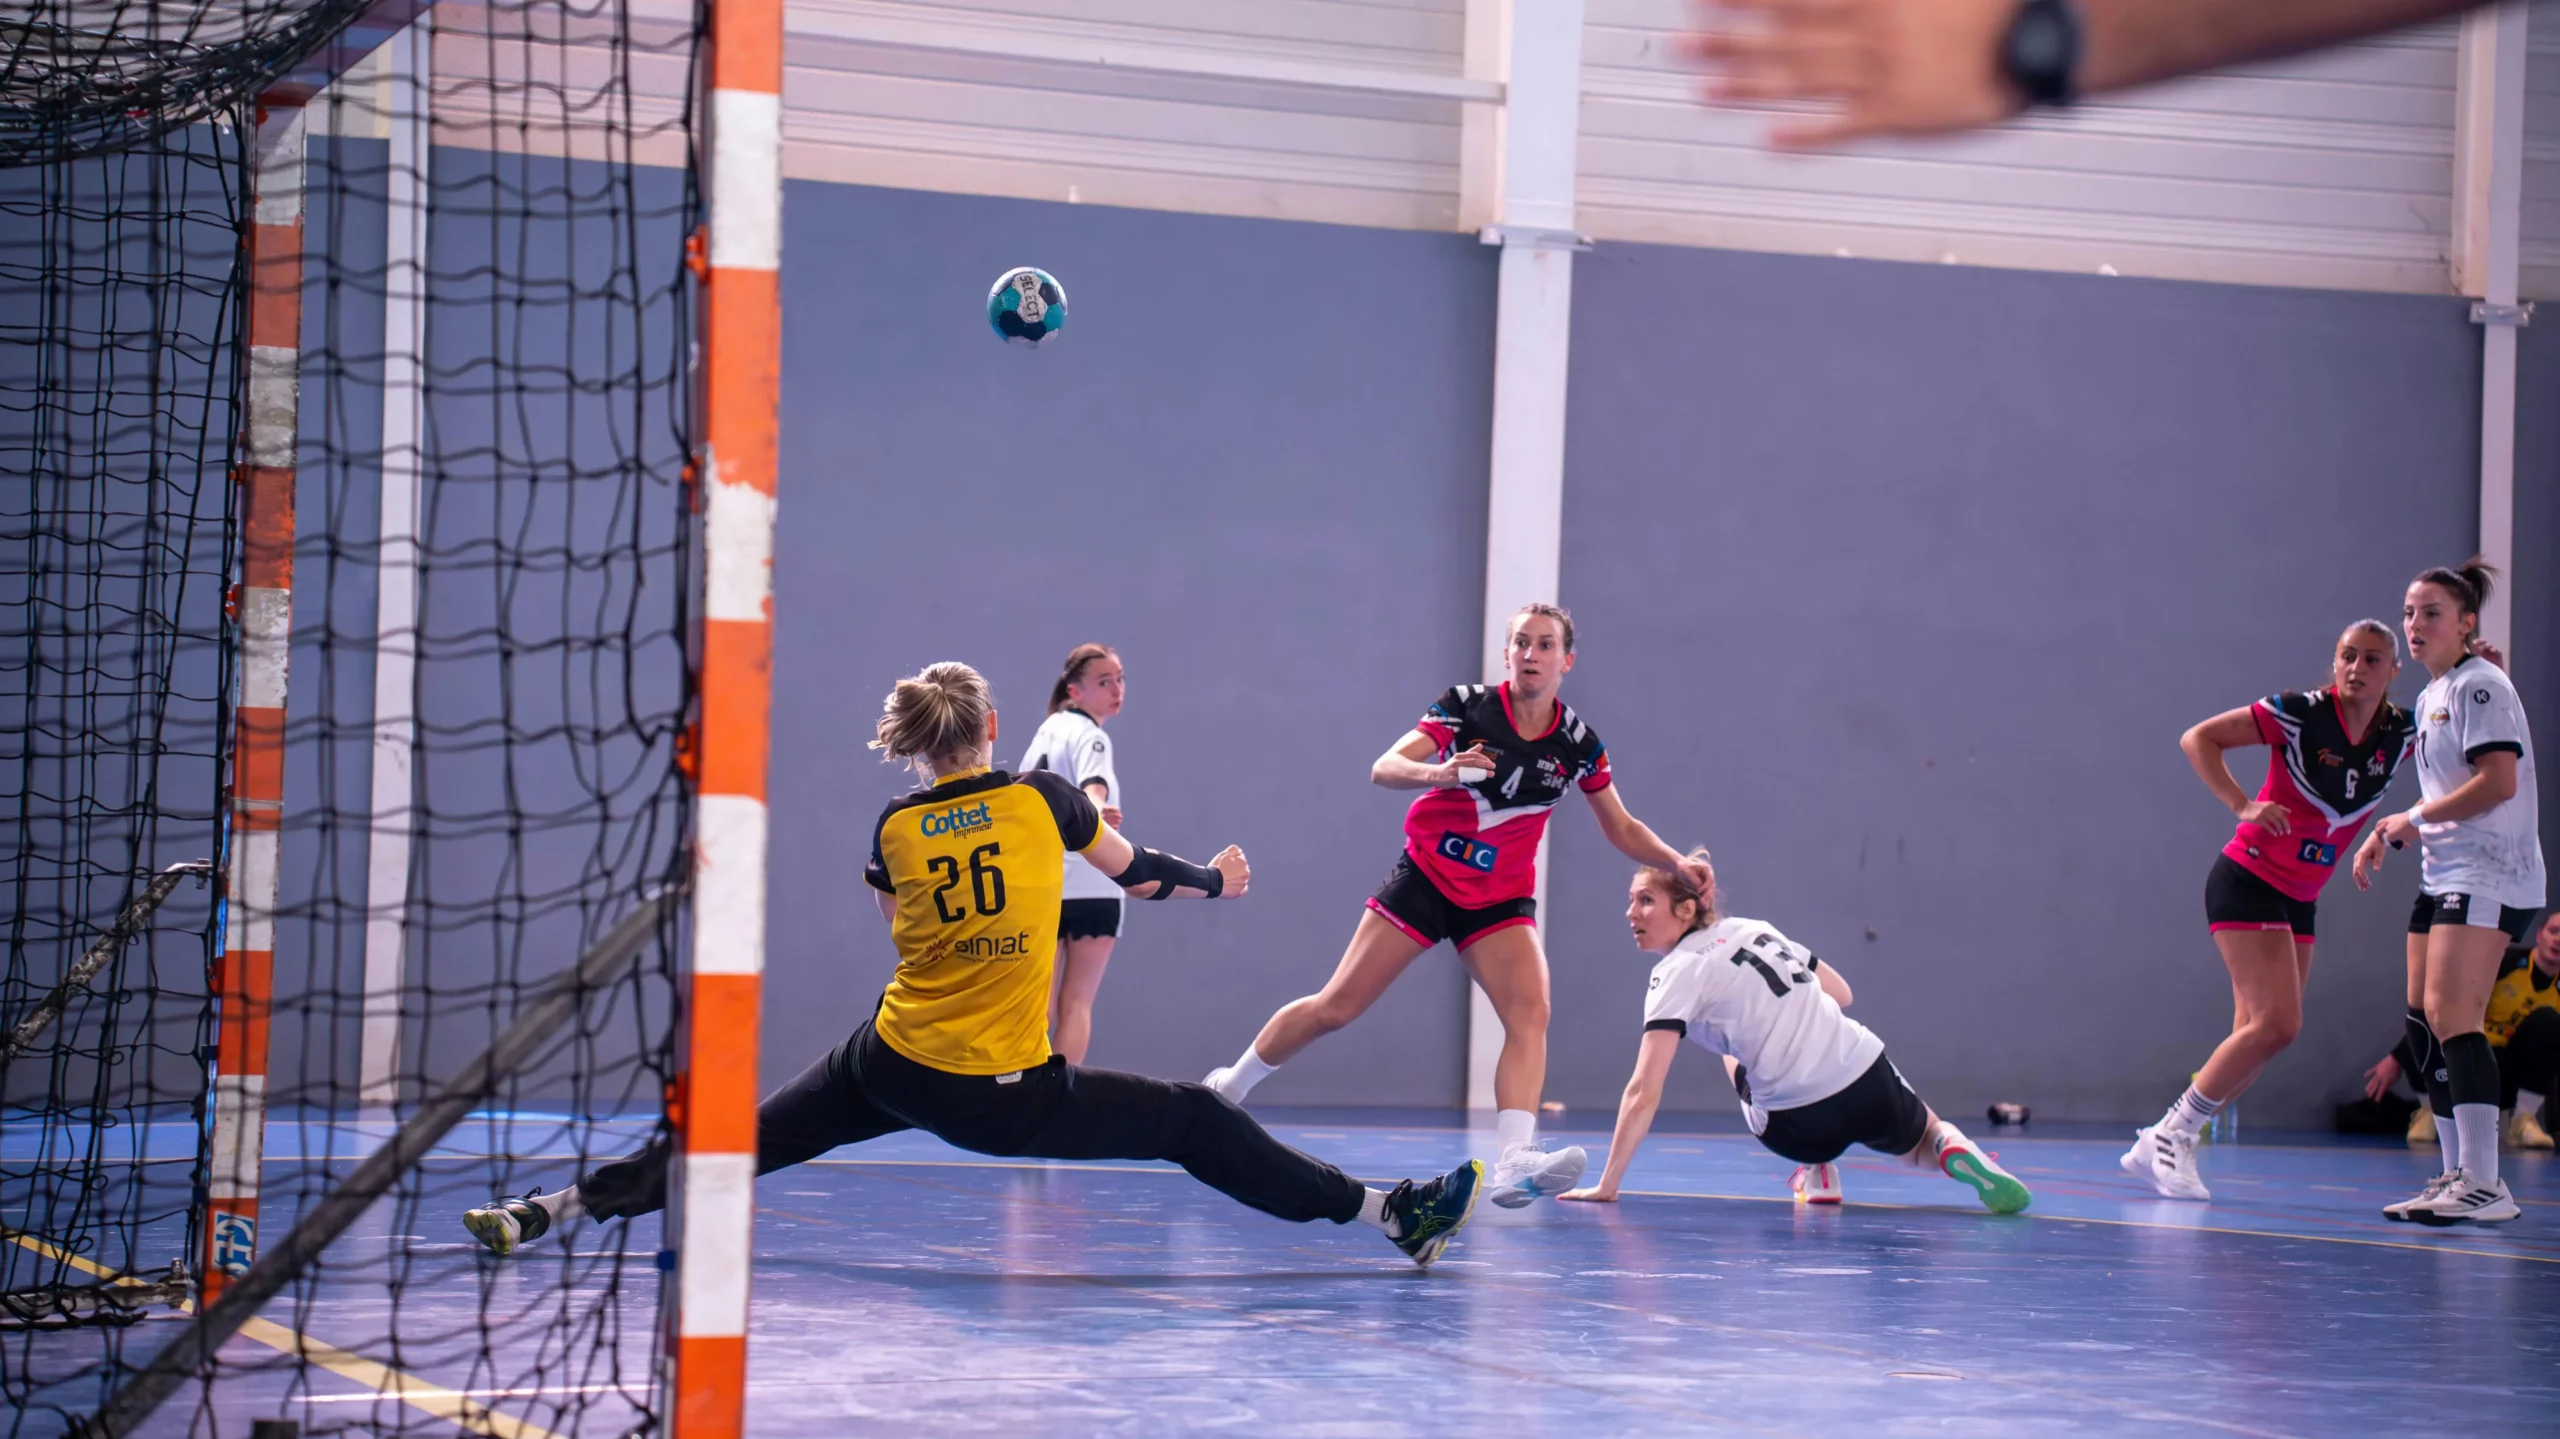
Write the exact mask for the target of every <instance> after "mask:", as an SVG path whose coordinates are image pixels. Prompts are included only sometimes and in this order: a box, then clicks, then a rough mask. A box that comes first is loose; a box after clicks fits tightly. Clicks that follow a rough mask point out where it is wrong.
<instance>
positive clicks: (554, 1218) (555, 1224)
mask: <svg viewBox="0 0 2560 1439" xmlns="http://www.w3.org/2000/svg"><path fill="white" fill-rule="evenodd" d="M526 1197H527V1198H529V1199H531V1200H532V1201H533V1203H534V1204H535V1206H536V1207H538V1208H540V1209H541V1210H542V1212H543V1213H545V1214H548V1215H550V1216H551V1227H552V1228H554V1229H557V1228H559V1227H560V1226H561V1225H563V1224H566V1223H568V1222H569V1221H570V1220H572V1219H575V1218H577V1217H578V1216H579V1215H581V1214H584V1213H586V1212H587V1206H586V1205H585V1204H584V1203H582V1202H580V1201H579V1199H578V1186H576V1185H574V1184H572V1185H570V1186H569V1187H568V1188H566V1189H555V1190H553V1191H551V1192H550V1193H549V1194H534V1195H528V1196H526Z"/></svg>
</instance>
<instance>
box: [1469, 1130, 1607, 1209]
mask: <svg viewBox="0 0 2560 1439" xmlns="http://www.w3.org/2000/svg"><path fill="white" fill-rule="evenodd" d="M1590 1166H1591V1156H1589V1155H1587V1154H1585V1153H1583V1152H1582V1146H1581V1145H1579V1144H1568V1145H1566V1146H1565V1147H1564V1148H1562V1149H1558V1150H1554V1151H1548V1150H1544V1149H1539V1148H1536V1147H1534V1146H1531V1145H1527V1144H1515V1145H1513V1146H1512V1147H1511V1148H1509V1149H1506V1150H1504V1151H1503V1152H1502V1158H1501V1160H1500V1161H1499V1162H1497V1163H1496V1164H1495V1165H1494V1166H1493V1180H1492V1182H1491V1183H1490V1184H1489V1185H1487V1186H1486V1188H1485V1195H1484V1197H1485V1198H1487V1199H1490V1200H1492V1201H1493V1202H1494V1203H1495V1204H1496V1205H1498V1206H1500V1207H1501V1208H1504V1209H1521V1208H1525V1207H1527V1206H1528V1205H1529V1204H1530V1203H1531V1202H1532V1201H1534V1200H1536V1199H1537V1198H1538V1197H1539V1196H1540V1195H1546V1194H1562V1193H1564V1192H1565V1191H1566V1190H1568V1189H1571V1188H1572V1187H1573V1186H1574V1184H1575V1182H1576V1181H1578V1180H1580V1179H1581V1178H1582V1171H1583V1170H1585V1169H1588V1168H1589V1167H1590Z"/></svg>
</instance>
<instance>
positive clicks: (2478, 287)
mask: <svg viewBox="0 0 2560 1439" xmlns="http://www.w3.org/2000/svg"><path fill="white" fill-rule="evenodd" d="M2526 38H2527V37H2526V10H2525V6H2524V5H2523V4H2522V3H2520V0H2511V3H2508V4H2505V5H2501V6H2499V7H2498V8H2496V9H2494V10H2476V11H2473V12H2472V13H2471V14H2470V15H2469V16H2467V17H2466V18H2465V19H2464V20H2463V22H2462V43H2461V51H2460V58H2459V61H2458V66H2457V69H2456V73H2455V82H2454V85H2455V90H2454V93H2455V118H2454V197H2453V198H2454V205H2453V265H2454V285H2455V288H2456V289H2458V290H2459V291H2461V293H2463V294H2465V295H2469V296H2471V297H2472V298H2473V300H2474V304H2473V305H2472V307H2471V314H2472V318H2473V319H2474V320H2475V321H2477V322H2478V323H2479V324H2480V326H2481V334H2482V338H2481V365H2480V552H2481V553H2482V554H2484V555H2487V556H2488V557H2489V559H2490V561H2491V562H2492V563H2494V564H2496V565H2497V566H2498V568H2499V570H2500V571H2501V572H2502V573H2504V574H2505V575H2506V577H2507V583H2504V584H2501V585H2499V586H2498V590H2497V593H2496V594H2495V595H2493V596H2492V597H2491V598H2490V600H2489V603H2488V604H2487V606H2485V607H2484V608H2483V609H2482V611H2481V614H2480V633H2481V635H2482V636H2483V637H2485V638H2487V639H2488V640H2490V641H2491V642H2493V643H2495V644H2498V645H2501V646H2507V645H2510V644H2511V642H2512V640H2513V631H2512V627H2511V625H2510V623H2509V616H2510V614H2511V613H2512V611H2511V610H2510V608H2509V603H2510V602H2509V599H2508V596H2509V594H2510V593H2511V592H2512V590H2513V579H2514V573H2515V560H2516V555H2515V548H2516V546H2515V524H2516V330H2517V329H2518V328H2519V327H2521V326H2522V325H2523V324H2524V323H2525V322H2526V321H2527V320H2528V319H2530V318H2531V307H2530V306H2524V305H2520V304H2518V303H2517V299H2516V285H2517V268H2518V258H2519V257H2518V247H2519V234H2520V230H2521V226H2522V214H2523V200H2524V86H2525V43H2526ZM2514 658H2515V657H2514V656H2512V655H2511V656H2510V660H2511V661H2512V660H2513V659H2514Z"/></svg>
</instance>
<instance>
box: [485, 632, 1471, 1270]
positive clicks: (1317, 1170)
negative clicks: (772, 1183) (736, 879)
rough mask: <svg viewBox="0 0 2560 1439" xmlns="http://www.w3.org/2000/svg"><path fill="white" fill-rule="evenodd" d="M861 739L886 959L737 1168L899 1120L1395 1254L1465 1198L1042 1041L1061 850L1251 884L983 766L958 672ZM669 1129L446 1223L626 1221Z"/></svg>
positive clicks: (1184, 886)
mask: <svg viewBox="0 0 2560 1439" xmlns="http://www.w3.org/2000/svg"><path fill="white" fill-rule="evenodd" d="M884 710H885V713H884V714H883V716H882V718H881V720H880V726H879V738H878V739H877V740H875V741H874V742H873V748H875V749H879V750H882V751H885V752H886V753H887V755H888V757H889V758H891V759H900V760H907V761H909V762H910V763H912V764H913V765H914V767H915V769H916V771H917V773H918V775H919V776H920V777H921V778H922V779H923V780H924V781H925V787H924V788H922V789H919V790H917V791H916V792H914V793H913V794H910V795H907V796H906V797H904V798H902V799H898V800H894V801H892V802H891V803H890V805H889V807H888V808H887V809H885V810H883V811H882V812H881V815H880V820H879V823H878V824H877V826H875V827H874V829H873V831H872V840H871V863H870V866H869V867H868V868H867V869H866V870H865V871H864V872H863V878H864V879H865V880H867V881H868V882H869V883H870V884H871V887H872V888H873V889H875V890H877V891H878V892H879V896H878V897H879V900H880V912H881V913H882V915H884V916H886V917H887V918H888V920H889V933H890V936H891V939H892V940H893V942H894V943H895V944H896V946H897V951H898V967H897V970H896V972H895V973H894V974H893V975H892V976H891V977H890V980H889V987H888V989H887V991H886V992H885V993H884V994H882V996H881V998H880V1005H879V1009H878V1012H877V1013H876V1014H875V1015H874V1016H873V1017H871V1018H869V1019H866V1020H864V1021H863V1022H862V1023H861V1024H860V1025H858V1026H856V1027H855V1029H854V1031H853V1035H852V1037H851V1038H849V1039H847V1040H846V1041H845V1042H844V1043H843V1044H841V1045H839V1046H837V1047H836V1049H835V1051H834V1052H833V1053H830V1054H828V1055H825V1056H824V1057H822V1058H820V1059H819V1060H818V1061H817V1062H816V1063H814V1064H812V1065H810V1066H809V1067H808V1069H806V1070H804V1071H803V1072H802V1073H801V1075H800V1077H799V1078H797V1079H794V1080H792V1081H791V1082H790V1083H789V1084H786V1085H784V1086H783V1087H782V1088H781V1089H779V1090H776V1091H775V1092H774V1093H773V1094H772V1095H770V1096H768V1097H767V1098H766V1099H765V1101H764V1102H763V1103H762V1104H760V1105H758V1106H757V1108H756V1171H757V1172H758V1173H760V1174H763V1173H771V1172H772V1171H774V1170H776V1169H781V1168H784V1167H786V1166H789V1165H793V1164H799V1163H801V1162H803V1161H806V1160H810V1159H815V1158H817V1157H818V1156H819V1155H821V1154H824V1153H826V1152H827V1151H828V1150H830V1149H834V1148H836V1147H837V1146H839V1145H844V1144H858V1143H860V1142H862V1141H863V1140H866V1139H875V1138H878V1137H879V1136H881V1135H883V1134H892V1133H895V1132H897V1131H899V1130H902V1129H921V1130H924V1131H926V1132H927V1133H930V1134H933V1135H935V1136H937V1137H938V1138H940V1139H942V1140H944V1141H945V1142H947V1143H950V1144H954V1145H957V1146H959V1147H960V1148H962V1149H969V1150H975V1151H977V1152H978V1153H981V1154H996V1155H1007V1156H1021V1157H1024V1158H1039V1159H1169V1160H1171V1161H1173V1162H1174V1163H1176V1164H1179V1165H1181V1166H1182V1167H1183V1168H1184V1169H1186V1170H1189V1171H1190V1172H1191V1176H1192V1177H1193V1178H1195V1179H1198V1180H1199V1181H1200V1182H1202V1183H1203V1184H1207V1185H1209V1186H1210V1187H1212V1188H1214V1189H1217V1190H1219V1191H1220V1192H1222V1193H1224V1194H1226V1195H1227V1196H1228V1197H1229V1198H1232V1199H1234V1200H1236V1201H1237V1202H1239V1203H1242V1204H1247V1205H1251V1206H1252V1207H1253V1208H1256V1209H1259V1210H1261V1211H1262V1212H1263V1213H1265V1214H1269V1215H1273V1216H1276V1217H1278V1218H1281V1219H1288V1220H1295V1221H1300V1222H1304V1221H1307V1220H1313V1219H1330V1220H1332V1221H1333V1222H1334V1223H1336V1224H1348V1223H1350V1222H1351V1221H1353V1220H1355V1219H1357V1220H1360V1221H1362V1222H1364V1223H1367V1224H1369V1225H1371V1226H1373V1227H1375V1228H1377V1229H1379V1230H1380V1231H1382V1232H1384V1233H1385V1234H1386V1236H1387V1237H1388V1238H1389V1239H1391V1240H1393V1241H1395V1244H1396V1247H1398V1248H1400V1249H1402V1250H1403V1251H1404V1252H1405V1253H1406V1254H1408V1255H1410V1256H1411V1257H1412V1258H1413V1260H1414V1262H1415V1263H1417V1264H1429V1263H1430V1262H1431V1261H1432V1260H1433V1259H1435V1258H1437V1257H1439V1254H1440V1251H1441V1249H1442V1248H1443V1247H1444V1246H1446V1245H1447V1244H1448V1242H1449V1237H1450V1236H1451V1235H1452V1234H1455V1233H1456V1232H1457V1230H1458V1228H1459V1226H1461V1225H1463V1224H1465V1223H1466V1221H1467V1216H1468V1214H1469V1213H1470V1212H1471V1211H1472V1210H1473V1209H1474V1207H1475V1200H1476V1195H1477V1192H1478V1189H1479V1187H1480V1184H1481V1181H1482V1178H1483V1166H1482V1165H1480V1164H1478V1163H1477V1162H1475V1161H1474V1160H1469V1161H1467V1162H1466V1163H1465V1164H1463V1165H1460V1166H1459V1167H1458V1168H1457V1169H1456V1170H1453V1171H1452V1172H1450V1173H1449V1174H1446V1175H1443V1176H1442V1177H1440V1178H1438V1179H1432V1180H1427V1181H1424V1182H1422V1183H1419V1184H1417V1183H1415V1182H1414V1181H1412V1180H1406V1181H1404V1182H1403V1183H1400V1184H1398V1185H1397V1186H1396V1187H1395V1188H1394V1189H1392V1190H1382V1189H1369V1188H1364V1187H1363V1186H1362V1185H1361V1184H1360V1183H1359V1181H1357V1180H1355V1179H1352V1178H1351V1177H1349V1176H1348V1175H1346V1174H1344V1173H1343V1172H1342V1171H1341V1170H1339V1169H1336V1168H1334V1167H1333V1166H1332V1165H1330V1164H1326V1163H1324V1162H1323V1161H1321V1160H1318V1159H1313V1158H1310V1157H1308V1156H1307V1155H1304V1154H1301V1153H1299V1152H1298V1151H1297V1150H1294V1149H1292V1148H1290V1147H1289V1146H1287V1145H1285V1144H1282V1143H1281V1142H1280V1141H1279V1140H1277V1139H1274V1138H1272V1137H1271V1136H1270V1135H1269V1134H1267V1133H1265V1132H1264V1131H1263V1128H1262V1126H1261V1125H1259V1124H1256V1123H1254V1121H1253V1119H1252V1117H1251V1116H1249V1115H1247V1114H1246V1113H1245V1112H1244V1111H1243V1110H1241V1109H1239V1108H1237V1107H1236V1106H1235V1105H1234V1104H1232V1103H1230V1102H1228V1101H1227V1100H1226V1099H1224V1098H1222V1097H1220V1096H1219V1095H1218V1094H1216V1093H1215V1092H1213V1091H1211V1090H1209V1089H1208V1088H1206V1087H1204V1086H1202V1085H1197V1084H1176V1083H1170V1082H1167V1081H1165V1080H1161V1079H1148V1078H1144V1077H1142V1076H1139V1075H1135V1074H1120V1073H1116V1072H1114V1071H1111V1070H1107V1069H1086V1068H1083V1067H1081V1066H1078V1065H1072V1064H1069V1063H1067V1061H1066V1058H1065V1056H1063V1055H1057V1054H1052V1053H1050V1052H1049V1038H1048V1036H1049V980H1050V967H1051V965H1052V964H1053V963H1054V962H1055V958H1056V955H1057V944H1056V936H1057V931H1058V905H1059V891H1060V888H1061V886H1062V885H1063V883H1064V875H1065V868H1066V856H1067V855H1069V854H1082V855H1083V856H1085V858H1086V859H1088V860H1089V861H1091V862H1092V864H1093V865H1094V867H1095V868H1096V869H1098V870H1100V871H1101V872H1102V873H1104V874H1106V875H1110V876H1112V877H1113V878H1114V879H1115V880H1117V881H1118V883H1119V884H1120V886H1121V887H1122V888H1123V889H1125V890H1127V891H1128V892H1129V893H1130V894H1132V895H1135V896H1137V897H1139V898H1145V899H1165V898H1170V897H1172V896H1176V895H1181V896H1186V897H1203V896H1205V897H1206V898H1210V899H1219V898H1228V899H1234V898H1241V897H1242V896H1243V894H1244V892H1245V887H1246V885H1247V884H1248V883H1250V882H1251V878H1252V872H1251V871H1250V870H1249V869H1248V868H1247V867H1246V865H1245V859H1244V855H1243V853H1242V852H1241V851H1239V850H1237V849H1235V848H1234V847H1232V846H1230V847H1229V848H1227V849H1226V850H1224V851H1222V852H1221V853H1220V854H1219V855H1218V856H1217V858H1215V859H1214V860H1212V861H1211V862H1210V863H1209V865H1208V866H1206V867H1203V866H1201V865H1196V864H1192V863H1190V862H1189V861H1187V860H1182V859H1177V858H1175V857H1174V856H1172V855H1167V854H1158V853H1157V852H1156V851H1154V850H1151V849H1140V848H1136V847H1134V846H1132V845H1131V844H1130V843H1129V842H1128V841H1127V840H1125V839H1123V838H1121V837H1120V835H1119V833H1118V831H1116V830H1114V829H1112V828H1111V826H1109V825H1107V824H1105V823H1103V821H1102V817H1101V814H1100V812H1099V811H1097V810H1096V809H1095V807H1094V804H1093V801H1092V800H1091V799H1090V798H1088V797H1087V796H1086V795H1085V793H1084V792H1083V791H1082V790H1080V789H1078V788H1076V786H1075V785H1074V784H1073V783H1071V782H1069V781H1068V780H1066V779H1064V778H1062V777H1060V776H1058V775H1056V774H1050V773H1034V774H1026V775H1012V774H1007V773H1005V772H1004V771H1003V770H999V769H990V768H988V764H987V760H988V756H989V755H990V754H992V753H993V751H994V745H995V739H996V712H995V705H994V703H993V701H992V700H991V699H990V698H989V696H988V694H987V686H986V682H985V681H984V680H982V679H980V678H979V677H978V673H977V671H975V670H972V669H971V668H969V667H968V666H967V665H963V664H947V663H946V664H938V665H932V666H929V667H928V668H927V669H926V670H925V671H924V673H922V674H920V675H917V676H916V677H914V678H912V679H903V680H900V681H898V686H897V689H896V690H895V691H893V692H892V693H891V694H890V696H889V699H888V703H887V704H886V705H885V706H884ZM670 1148H671V1146H670V1144H669V1142H668V1141H667V1140H666V1139H664V1138H661V1139H659V1140H656V1141H654V1142H653V1143H651V1144H650V1146H649V1147H648V1148H647V1149H645V1150H643V1151H641V1152H640V1153H638V1154H635V1155H633V1156H631V1157H630V1158H628V1159H622V1160H617V1161H615V1162H614V1163H611V1164H606V1165H602V1166H600V1167H598V1168H597V1169H596V1170H595V1171H594V1172H593V1173H591V1174H588V1175H587V1176H585V1177H584V1178H582V1179H581V1180H579V1181H578V1182H577V1183H576V1184H575V1185H572V1186H570V1187H569V1188H567V1189H563V1190H559V1191H557V1192H555V1193H552V1194H535V1195H528V1196H526V1197H524V1198H522V1199H502V1200H498V1201H496V1202H494V1203H492V1204H489V1205H487V1206H485V1207H482V1208H479V1209H474V1210H471V1211H469V1212H468V1213H466V1214H465V1215H463V1224H464V1225H465V1227H467V1228H468V1229H470V1231H471V1233H472V1235H473V1236H474V1237H476V1238H477V1239H479V1240H480V1242H481V1243H482V1244H484V1245H486V1246H487V1247H488V1248H489V1249H491V1250H492V1251H494V1252H496V1253H499V1254H505V1253H507V1252H509V1251H510V1250H512V1249H514V1248H515V1247H516V1246H517V1245H520V1244H523V1243H526V1242H528V1241H530V1240H534V1239H538V1238H540V1237H542V1235H543V1234H544V1233H545V1232H546V1231H548V1230H549V1229H550V1228H552V1227H553V1226H554V1225H557V1224H561V1223H563V1222H566V1221H567V1220H569V1219H572V1218H574V1217H576V1216H577V1215H578V1214H580V1213H587V1214H592V1215H595V1216H596V1217H597V1218H599V1219H614V1218H630V1217H632V1216H635V1215H641V1214H647V1213H649V1212H651V1211H652V1210H656V1209H659V1208H662V1207H663V1206H664V1205H665V1203H666V1193H667V1162H668V1159H669V1154H670Z"/></svg>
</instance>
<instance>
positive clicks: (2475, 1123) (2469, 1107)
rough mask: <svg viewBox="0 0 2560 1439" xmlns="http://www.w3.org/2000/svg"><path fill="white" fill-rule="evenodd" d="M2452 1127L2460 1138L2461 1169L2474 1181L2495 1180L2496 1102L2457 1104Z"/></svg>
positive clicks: (2496, 1153) (2496, 1152)
mask: <svg viewBox="0 0 2560 1439" xmlns="http://www.w3.org/2000/svg"><path fill="white" fill-rule="evenodd" d="M2453 1127H2454V1130H2455V1131H2456V1133H2458V1134H2459V1135H2460V1136H2461V1139H2462V1172H2463V1173H2465V1174H2468V1175H2470V1176H2471V1178H2472V1181H2473V1182H2474V1183H2477V1184H2495V1183H2497V1182H2498V1106H2496V1105H2494V1104H2457V1105H2455V1106H2454V1107H2453Z"/></svg>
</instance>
